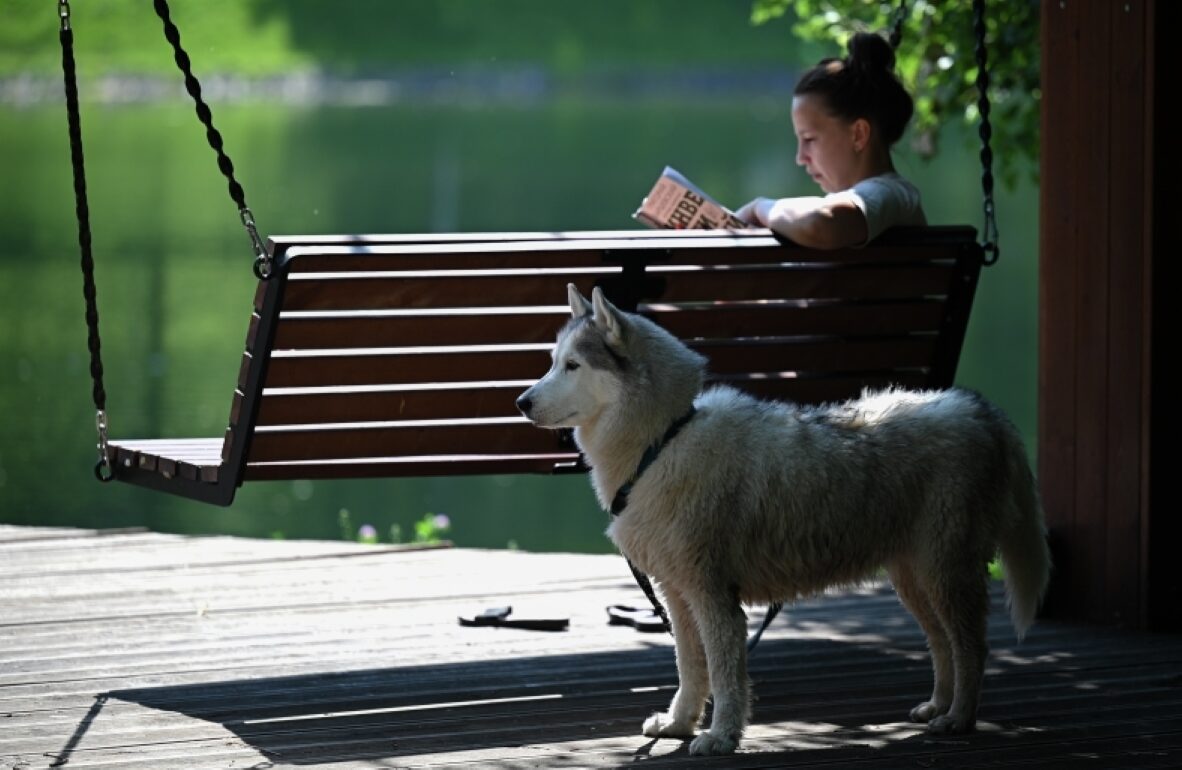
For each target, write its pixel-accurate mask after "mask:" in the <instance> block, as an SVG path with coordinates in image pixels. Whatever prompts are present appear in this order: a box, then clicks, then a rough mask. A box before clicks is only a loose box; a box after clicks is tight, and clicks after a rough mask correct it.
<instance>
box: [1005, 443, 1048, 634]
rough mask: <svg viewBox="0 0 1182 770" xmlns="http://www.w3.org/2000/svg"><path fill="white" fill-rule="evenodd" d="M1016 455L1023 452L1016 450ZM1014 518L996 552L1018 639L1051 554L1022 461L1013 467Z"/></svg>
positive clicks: (1035, 605)
mask: <svg viewBox="0 0 1182 770" xmlns="http://www.w3.org/2000/svg"><path fill="white" fill-rule="evenodd" d="M1018 451H1019V453H1020V454H1019V456H1021V457H1022V458H1023V460H1024V459H1025V453H1024V452H1023V451H1022V450H1021V449H1019V450H1018ZM1015 471H1016V474H1017V478H1016V479H1015V481H1016V484H1015V485H1014V499H1013V503H1012V504H1013V506H1014V510H1013V512H1014V514H1015V515H1014V516H1013V517H1012V518H1011V519H1010V523H1011V525H1010V527H1009V529H1008V531H1006V532H1003V533H1002V536H1001V539H1000V542H999V543H998V550H999V551H1000V553H1001V562H1002V569H1003V571H1004V573H1005V584H1006V604H1007V605H1008V606H1009V609H1010V620H1011V621H1012V622H1013V624H1014V630H1015V632H1017V635H1018V640H1019V641H1021V640H1022V638H1023V637H1024V636H1025V635H1026V631H1027V630H1028V629H1029V628H1030V626H1031V624H1032V623H1034V618H1035V616H1036V615H1037V614H1038V609H1039V605H1041V604H1042V599H1043V595H1044V594H1045V593H1046V589H1047V583H1048V582H1049V580H1050V576H1051V552H1050V548H1049V547H1048V545H1047V532H1046V524H1045V523H1044V521H1043V511H1042V502H1041V500H1040V499H1039V495H1038V488H1037V486H1036V485H1035V481H1034V474H1033V473H1031V471H1030V467H1029V465H1027V464H1026V463H1025V462H1022V463H1020V464H1018V467H1017V468H1015Z"/></svg>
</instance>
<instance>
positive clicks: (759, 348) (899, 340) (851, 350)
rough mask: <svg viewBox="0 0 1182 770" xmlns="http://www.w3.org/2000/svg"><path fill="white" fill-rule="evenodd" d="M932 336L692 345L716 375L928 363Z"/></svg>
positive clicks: (868, 369)
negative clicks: (703, 356)
mask: <svg viewBox="0 0 1182 770" xmlns="http://www.w3.org/2000/svg"><path fill="white" fill-rule="evenodd" d="M934 344H935V338H934V337H932V336H927V337H923V336H914V337H895V338H892V337H880V338H865V339H856V340H850V339H842V338H832V339H819V340H812V339H806V340H795V339H788V340H783V341H772V340H760V341H748V340H737V341H717V342H714V341H711V342H704V343H700V344H693V345H691V347H693V348H695V349H696V350H697V351H698V352H700V353H702V354H703V355H705V356H706V357H707V358H708V359H709V361H710V364H709V367H708V371H710V372H711V373H713V374H746V373H752V372H769V373H770V372H789V371H800V372H846V373H849V372H875V371H883V370H886V371H891V370H895V369H911V368H922V367H926V366H928V365H930V363H931V360H932V348H933V345H934Z"/></svg>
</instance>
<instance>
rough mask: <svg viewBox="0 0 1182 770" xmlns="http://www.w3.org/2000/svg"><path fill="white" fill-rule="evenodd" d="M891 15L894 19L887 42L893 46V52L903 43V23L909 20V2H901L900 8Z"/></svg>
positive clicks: (900, 0) (903, 0) (902, 0)
mask: <svg viewBox="0 0 1182 770" xmlns="http://www.w3.org/2000/svg"><path fill="white" fill-rule="evenodd" d="M891 15H892V16H893V17H894V18H893V19H892V20H891V33H890V35H889V36H888V37H887V41H888V42H889V43H890V44H891V49H892V50H897V49H898V48H899V43H901V42H902V41H903V22H904V21H905V20H906V19H907V0H899V6H898V7H897V8H895V10H894V11H893V13H892V14H891Z"/></svg>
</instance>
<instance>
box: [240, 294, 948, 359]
mask: <svg viewBox="0 0 1182 770" xmlns="http://www.w3.org/2000/svg"><path fill="white" fill-rule="evenodd" d="M639 309H640V311H641V312H642V313H643V314H645V315H647V316H649V317H650V318H653V319H654V320H656V321H657V322H658V323H660V324H661V325H662V326H665V327H666V328H667V329H669V330H670V331H671V332H673V333H674V334H675V335H677V336H679V337H745V336H768V335H774V336H784V335H794V334H822V333H829V334H859V333H865V332H866V331H867V330H868V329H872V330H874V331H876V332H881V333H887V334H892V333H900V332H908V331H930V330H934V329H937V328H939V323H940V319H941V316H942V313H943V312H944V306H943V303H941V302H940V301H939V300H934V299H924V300H918V301H914V302H909V303H882V302H878V303H873V302H868V303H852V302H849V303H840V302H837V303H812V304H807V305H806V304H799V303H796V304H794V303H771V302H765V303H748V304H745V305H744V304H717V305H712V306H693V307H691V306H684V305H683V306H677V305H673V304H671V303H657V302H653V303H648V304H642V305H641V306H640V308H639ZM569 318H570V309H569V308H568V307H566V306H565V305H557V304H555V305H550V306H547V307H544V308H542V307H539V308H534V309H528V310H527V309H525V308H522V309H519V310H504V311H501V312H496V313H488V314H485V315H481V314H478V313H475V312H473V313H462V312H457V311H454V310H438V311H404V312H399V311H394V312H390V313H386V314H375V315H361V314H356V315H345V314H312V315H294V314H286V315H285V316H284V317H283V319H282V320H281V322H280V324H279V328H278V330H277V332H276V339H275V349H276V350H305V349H322V348H340V347H358V348H378V347H387V346H391V345H413V344H421V343H423V342H428V341H429V342H430V344H433V345H490V344H498V343H509V342H519V343H552V342H553V341H554V338H555V335H556V334H557V332H558V330H559V329H560V328H562V325H563V324H565V323H566V322H567V320H569ZM246 363H249V361H247V362H246Z"/></svg>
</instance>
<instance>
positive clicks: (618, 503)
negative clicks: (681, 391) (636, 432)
mask: <svg viewBox="0 0 1182 770" xmlns="http://www.w3.org/2000/svg"><path fill="white" fill-rule="evenodd" d="M697 413H698V410H697V408H696V407H694V406H693V405H692V404H691V405H690V408H689V411H688V412H686V413H685V414H683V415H682V416H681V417H679V418H677V419H676V420H674V422H673V424H672V425H670V426H669V429H668V430H666V431H665V435H664V436H662V437H661V440H660V441H658V442H656V443H655V444H650V445H649V447H648V449H645V450H644V454H643V455H641V457H640V464H639V465H637V466H636V471H635V472H634V473H633V474H632V478H630V479H628V480H627V481H625V482H624V483H623V484H622V485H621V486H620V488H619V489H618V490H616V495H615V497H613V498H612V509H611V510H612V516H613V517H614V516H619V515H620V513H621V512H622V511H623V510H624V509H625V508H627V507H628V495H629V494H631V492H632V487H633V486H634V485H635V484H636V482H637V481H638V480H639V479H640V477H641V476H642V475H643V474H644V472H645V471H647V470H648V468H649V466H650V465H652V464H653V463H654V462H656V459H657V456H658V455H660V454H661V450H662V449H664V448H665V445H666V444H668V443H669V442H670V441H672V440H673V438H674V437H675V436H676V435H677V434H678V433H680V432H681V429H682V428H684V427H685V426H686V423H688V422H689V421H690V420H692V419H693V418H694V415H695V414H697ZM624 561H626V562H628V569H630V570H632V577H634V578H636V584H637V585H638V586H640V590H641V591H644V595H645V596H646V597H648V600H649V603H651V604H652V605H653V609H654V610H656V613H657V617H659V618H660V619H661V625H663V626H664V627H665V631H666V632H667V633H668V634H669V635H670V636H672V635H673V626H672V624H670V623H669V616H668V615H666V614H665V607H664V606H663V605H662V604H661V600H660V599H658V598H657V593H656V591H654V590H653V584H652V581H651V580H649V579H648V575H646V574H644V573H643V572H641V571H640V570H639V569H637V568H636V565H635V564H633V563H632V560H631V559H629V558H628V557H627V556H625V557H624Z"/></svg>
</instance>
